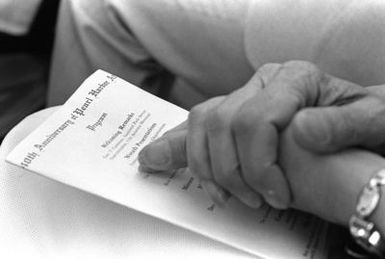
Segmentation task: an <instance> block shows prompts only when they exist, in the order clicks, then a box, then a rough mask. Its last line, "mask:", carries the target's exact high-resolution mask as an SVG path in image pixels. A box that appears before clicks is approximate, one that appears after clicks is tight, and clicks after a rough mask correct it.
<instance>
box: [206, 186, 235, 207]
mask: <svg viewBox="0 0 385 259" xmlns="http://www.w3.org/2000/svg"><path fill="white" fill-rule="evenodd" d="M201 186H202V187H203V189H204V190H205V191H206V193H207V194H208V195H209V197H210V199H211V200H212V201H213V202H214V203H215V204H216V205H218V206H219V207H224V205H225V204H226V202H227V200H228V199H229V198H230V194H229V193H228V192H227V191H226V190H224V189H223V188H222V187H220V186H219V185H217V184H216V183H215V182H213V181H210V180H202V181H201Z"/></svg>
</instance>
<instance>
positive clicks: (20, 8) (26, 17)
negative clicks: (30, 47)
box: [0, 0, 42, 35]
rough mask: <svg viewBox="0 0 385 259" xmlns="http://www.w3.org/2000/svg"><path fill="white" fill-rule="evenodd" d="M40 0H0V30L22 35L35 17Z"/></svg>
mask: <svg viewBox="0 0 385 259" xmlns="http://www.w3.org/2000/svg"><path fill="white" fill-rule="evenodd" d="M41 1H42V0H0V31H2V32H5V33H8V34H12V35H23V34H26V33H27V32H28V29H29V27H30V25H31V23H32V20H33V18H34V17H35V14H36V11H37V9H38V7H39V5H40V3H41Z"/></svg>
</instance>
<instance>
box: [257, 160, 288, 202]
mask: <svg viewBox="0 0 385 259" xmlns="http://www.w3.org/2000/svg"><path fill="white" fill-rule="evenodd" d="M267 170H268V172H267V177H266V178H265V179H264V183H263V186H264V189H262V190H261V193H262V195H263V197H264V199H265V201H266V202H267V203H268V204H269V205H270V206H272V207H274V208H276V209H287V208H288V207H289V205H290V201H291V194H290V187H289V184H288V182H287V181H286V179H285V177H284V174H283V172H282V171H281V169H280V167H279V166H278V165H273V166H271V167H270V168H268V169H267Z"/></svg>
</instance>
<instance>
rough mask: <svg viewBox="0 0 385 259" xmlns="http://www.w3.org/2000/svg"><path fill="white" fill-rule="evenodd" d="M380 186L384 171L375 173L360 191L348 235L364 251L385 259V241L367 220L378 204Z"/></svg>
mask: <svg viewBox="0 0 385 259" xmlns="http://www.w3.org/2000/svg"><path fill="white" fill-rule="evenodd" d="M382 186H385V169H382V170H380V171H379V172H377V173H376V174H375V175H374V176H373V177H372V178H371V179H370V180H369V182H368V184H367V185H365V187H364V188H363V189H362V191H361V193H360V195H359V196H358V201H357V206H356V211H355V214H354V215H352V217H351V218H350V221H349V229H350V233H351V235H352V237H353V238H354V240H355V241H356V242H357V243H358V244H359V245H360V246H361V247H363V248H364V249H365V250H367V251H368V252H370V253H373V254H376V255H378V256H380V257H381V258H382V257H385V240H384V237H383V236H382V235H381V233H380V231H379V230H378V229H377V228H376V226H375V224H374V223H373V222H371V221H370V220H369V219H368V218H369V217H370V216H371V215H372V214H373V212H374V211H375V210H376V208H377V207H378V204H379V203H380V199H381V187H382ZM384 220H385V219H384Z"/></svg>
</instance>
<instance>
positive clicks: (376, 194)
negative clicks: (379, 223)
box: [356, 186, 380, 218]
mask: <svg viewBox="0 0 385 259" xmlns="http://www.w3.org/2000/svg"><path fill="white" fill-rule="evenodd" d="M379 200H380V189H379V187H378V186H373V187H371V188H368V187H365V188H364V189H363V190H362V192H361V194H360V197H359V198H358V202H357V207H356V210H357V213H358V215H359V216H360V217H362V218H366V217H368V216H370V214H372V213H373V211H374V210H375V209H376V207H377V204H378V202H379Z"/></svg>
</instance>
